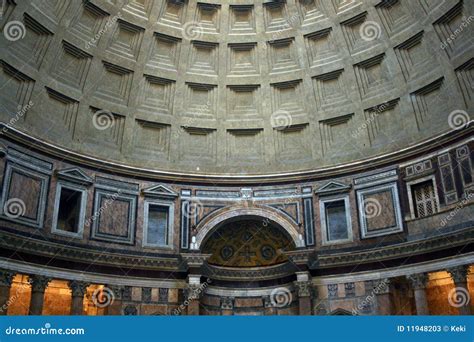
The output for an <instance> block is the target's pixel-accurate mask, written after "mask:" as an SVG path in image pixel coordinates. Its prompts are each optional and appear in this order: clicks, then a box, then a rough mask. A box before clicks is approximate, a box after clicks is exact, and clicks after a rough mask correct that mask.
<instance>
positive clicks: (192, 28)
mask: <svg viewBox="0 0 474 342" xmlns="http://www.w3.org/2000/svg"><path fill="white" fill-rule="evenodd" d="M203 33H204V30H203V27H202V25H201V24H200V23H198V22H196V21H188V22H187V23H186V24H184V25H183V38H184V39H187V40H197V39H201V38H202V35H203Z"/></svg>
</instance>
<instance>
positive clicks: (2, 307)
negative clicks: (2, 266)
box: [0, 270, 15, 315]
mask: <svg viewBox="0 0 474 342" xmlns="http://www.w3.org/2000/svg"><path fill="white" fill-rule="evenodd" d="M14 275H15V274H14V273H13V272H10V271H5V270H0V315H6V314H7V311H8V300H9V299H10V288H11V285H12V281H13V276H14Z"/></svg>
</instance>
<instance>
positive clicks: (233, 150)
mask: <svg viewBox="0 0 474 342" xmlns="http://www.w3.org/2000/svg"><path fill="white" fill-rule="evenodd" d="M227 160H229V161H230V162H235V163H239V164H252V165H255V164H260V163H262V162H264V146H263V128H258V129H229V130H227Z"/></svg>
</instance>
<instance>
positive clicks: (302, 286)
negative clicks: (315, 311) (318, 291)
mask: <svg viewBox="0 0 474 342" xmlns="http://www.w3.org/2000/svg"><path fill="white" fill-rule="evenodd" d="M294 284H295V287H296V293H297V294H298V304H299V305H298V306H299V314H300V316H309V315H311V314H312V310H311V297H312V292H313V291H312V287H313V286H312V283H311V280H310V275H309V273H308V272H297V273H296V281H295V283H294Z"/></svg>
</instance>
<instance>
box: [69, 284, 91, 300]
mask: <svg viewBox="0 0 474 342" xmlns="http://www.w3.org/2000/svg"><path fill="white" fill-rule="evenodd" d="M89 285H90V284H89V283H85V282H83V281H79V280H71V281H68V286H69V288H70V289H71V292H72V296H73V297H83V296H84V295H85V294H86V291H87V287H88V286H89Z"/></svg>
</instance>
